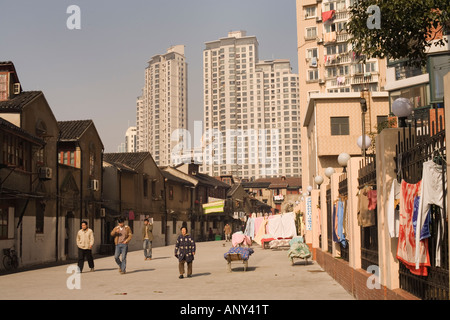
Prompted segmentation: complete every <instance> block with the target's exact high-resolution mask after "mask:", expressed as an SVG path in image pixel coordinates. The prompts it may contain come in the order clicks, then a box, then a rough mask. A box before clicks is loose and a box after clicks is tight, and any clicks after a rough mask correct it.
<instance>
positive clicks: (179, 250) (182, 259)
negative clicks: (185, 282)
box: [175, 227, 196, 279]
mask: <svg viewBox="0 0 450 320" xmlns="http://www.w3.org/2000/svg"><path fill="white" fill-rule="evenodd" d="M195 249H196V248H195V242H194V240H193V239H192V238H191V236H190V235H188V234H187V229H186V227H182V228H181V235H179V236H178V239H177V243H176V244H175V257H176V258H178V269H179V271H180V277H179V278H180V279H183V278H184V264H185V263H187V277H188V278H190V277H192V262H193V261H194V255H195Z"/></svg>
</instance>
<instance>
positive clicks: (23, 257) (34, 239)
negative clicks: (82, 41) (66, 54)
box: [0, 62, 61, 265]
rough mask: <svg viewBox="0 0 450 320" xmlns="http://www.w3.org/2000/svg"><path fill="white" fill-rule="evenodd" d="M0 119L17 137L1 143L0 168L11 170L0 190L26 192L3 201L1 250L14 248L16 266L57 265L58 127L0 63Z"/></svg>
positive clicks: (41, 99) (40, 100)
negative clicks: (4, 227)
mask: <svg viewBox="0 0 450 320" xmlns="http://www.w3.org/2000/svg"><path fill="white" fill-rule="evenodd" d="M0 118H3V119H4V120H6V121H7V122H8V123H4V124H6V127H10V128H14V129H12V130H13V132H15V133H13V134H12V132H10V133H9V134H4V135H3V140H2V142H1V143H2V153H3V154H4V155H5V156H4V157H3V158H2V161H4V162H3V166H7V167H9V168H10V169H8V168H3V169H1V170H0V171H1V175H2V190H4V189H3V188H9V189H12V190H16V191H17V192H20V191H25V190H27V191H26V192H25V193H21V195H20V197H21V199H18V198H16V199H14V201H12V202H6V201H2V206H4V207H5V208H4V209H3V210H7V212H8V226H7V228H8V237H7V238H8V239H5V241H3V240H0V248H6V247H11V245H12V244H14V246H15V249H16V251H17V254H18V257H19V263H20V265H32V264H39V263H43V262H50V261H56V260H59V259H60V256H59V252H60V251H59V248H60V246H61V243H60V242H59V239H60V234H59V232H60V230H59V228H58V226H59V224H60V213H59V206H58V183H57V181H58V179H57V178H56V177H55V175H56V174H57V165H58V162H57V157H56V153H57V141H58V137H59V128H58V123H57V121H56V118H55V116H54V114H53V112H52V110H51V108H50V106H49V104H48V102H47V100H46V99H45V96H44V94H43V93H42V92H41V91H23V90H22V86H21V84H20V81H19V78H18V76H17V72H16V69H15V67H14V64H13V63H12V62H0ZM6 131H7V130H5V131H4V133H5V132H6ZM25 138H26V139H28V140H32V141H29V142H31V144H27V143H25V141H26V139H25ZM12 167H14V172H10V170H11V168H12ZM5 173H6V175H9V174H10V176H9V177H8V179H6V176H4V175H5ZM10 200H11V199H10ZM6 207H7V208H6ZM13 231H14V232H13ZM13 233H14V235H13Z"/></svg>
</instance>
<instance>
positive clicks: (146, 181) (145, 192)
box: [144, 177, 148, 198]
mask: <svg viewBox="0 0 450 320" xmlns="http://www.w3.org/2000/svg"><path fill="white" fill-rule="evenodd" d="M144 198H148V178H147V177H144Z"/></svg>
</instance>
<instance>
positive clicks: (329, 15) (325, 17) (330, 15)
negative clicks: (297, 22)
mask: <svg viewBox="0 0 450 320" xmlns="http://www.w3.org/2000/svg"><path fill="white" fill-rule="evenodd" d="M335 12H336V10H330V11H325V12H322V21H323V22H325V21H327V20H330V19H332V18H333V16H334V13H335Z"/></svg>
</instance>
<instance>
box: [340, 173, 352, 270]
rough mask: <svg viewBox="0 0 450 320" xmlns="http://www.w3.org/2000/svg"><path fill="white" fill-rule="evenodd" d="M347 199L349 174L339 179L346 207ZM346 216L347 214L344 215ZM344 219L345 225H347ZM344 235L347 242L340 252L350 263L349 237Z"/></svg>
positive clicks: (341, 196) (341, 195) (341, 197)
mask: <svg viewBox="0 0 450 320" xmlns="http://www.w3.org/2000/svg"><path fill="white" fill-rule="evenodd" d="M347 197H348V179H347V173H346V172H345V173H344V174H342V175H341V176H340V177H339V198H340V200H341V201H343V202H344V206H347ZM344 214H345V213H344ZM345 220H346V219H344V223H345ZM344 235H345V236H346V237H345V238H346V240H345V246H344V245H343V244H342V243H340V244H339V246H340V251H341V258H342V259H343V260H345V261H347V262H349V260H350V243H349V241H348V240H347V235H346V234H345V233H344Z"/></svg>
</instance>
